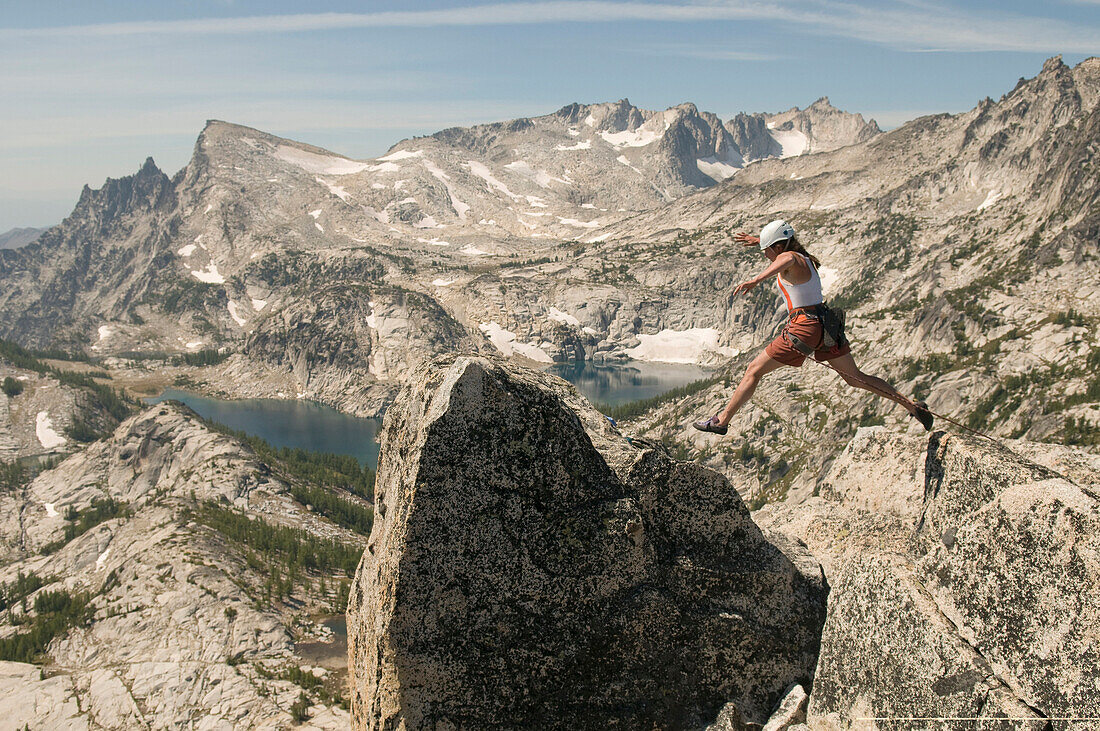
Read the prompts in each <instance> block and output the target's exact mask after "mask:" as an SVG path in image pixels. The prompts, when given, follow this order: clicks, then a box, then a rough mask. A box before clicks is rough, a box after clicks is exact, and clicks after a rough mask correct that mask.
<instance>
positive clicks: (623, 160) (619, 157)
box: [615, 155, 645, 177]
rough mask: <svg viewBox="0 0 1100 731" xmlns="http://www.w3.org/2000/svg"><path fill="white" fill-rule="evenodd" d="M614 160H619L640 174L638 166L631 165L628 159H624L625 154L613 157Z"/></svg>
mask: <svg viewBox="0 0 1100 731" xmlns="http://www.w3.org/2000/svg"><path fill="white" fill-rule="evenodd" d="M615 161H616V162H621V163H622V164H623V165H626V166H627V167H628V168H630V169H631V170H633V171H634V172H636V173H638V175H642V171H641V170H639V169H638V168H636V167H634V166H633V165H631V164H630V160H627V159H626V155H619V156H618V157H616V158H615ZM642 177H645V176H644V175H642Z"/></svg>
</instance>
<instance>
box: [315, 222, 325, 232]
mask: <svg viewBox="0 0 1100 731" xmlns="http://www.w3.org/2000/svg"><path fill="white" fill-rule="evenodd" d="M313 227H314V228H315V229H317V230H318V231H320V232H321V233H324V232H325V229H324V227H322V226H321V224H319V223H317V222H316V221H314V223H313Z"/></svg>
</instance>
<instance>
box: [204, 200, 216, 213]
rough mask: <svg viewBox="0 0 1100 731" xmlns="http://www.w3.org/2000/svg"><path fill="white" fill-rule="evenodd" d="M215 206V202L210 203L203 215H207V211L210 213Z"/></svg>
mask: <svg viewBox="0 0 1100 731" xmlns="http://www.w3.org/2000/svg"><path fill="white" fill-rule="evenodd" d="M213 207H214V204H213V203H211V204H210V205H208V206H207V207H206V209H205V210H204V211H203V215H206V214H207V213H210V209H211V208H213Z"/></svg>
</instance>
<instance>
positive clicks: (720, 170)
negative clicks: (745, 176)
mask: <svg viewBox="0 0 1100 731" xmlns="http://www.w3.org/2000/svg"><path fill="white" fill-rule="evenodd" d="M695 166H696V167H697V168H699V172H701V173H702V174H703V175H706V176H707V177H709V178H713V179H715V180H725V179H726V178H730V177H733V176H734V175H735V174H736V173H737V171H738V170H740V168H739V167H738V166H736V165H734V164H732V161H731V160H728V159H727V160H719V159H718V158H717V157H714V156H713V155H712V156H711V157H700V158H699V159H697V160H696V161H695Z"/></svg>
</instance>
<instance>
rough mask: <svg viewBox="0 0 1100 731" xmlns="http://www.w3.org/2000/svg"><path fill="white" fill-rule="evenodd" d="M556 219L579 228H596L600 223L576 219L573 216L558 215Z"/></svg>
mask: <svg viewBox="0 0 1100 731" xmlns="http://www.w3.org/2000/svg"><path fill="white" fill-rule="evenodd" d="M558 221H560V222H561V223H562V224H564V225H566V226H577V227H579V228H596V227H597V226H599V225H600V222H599V221H578V220H577V219H575V218H562V217H561V216H558Z"/></svg>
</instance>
